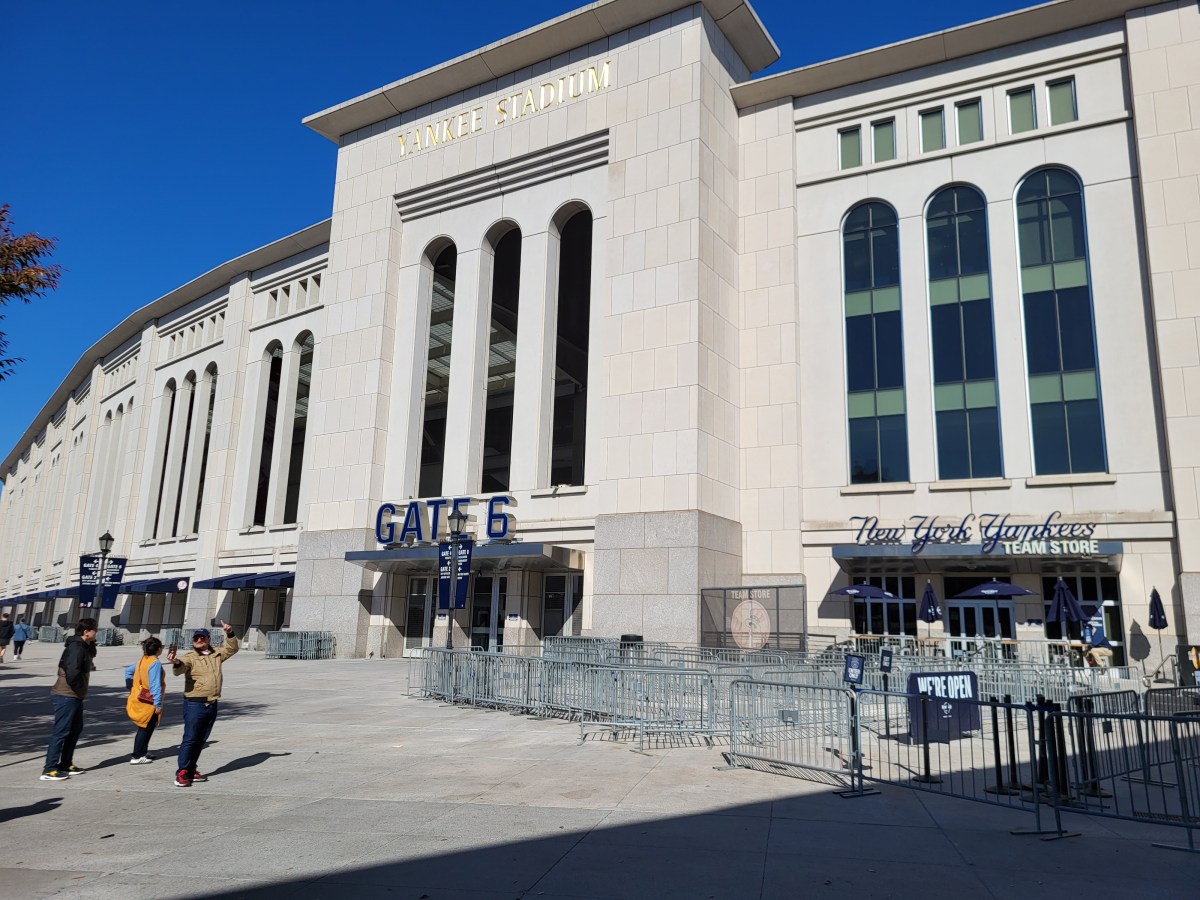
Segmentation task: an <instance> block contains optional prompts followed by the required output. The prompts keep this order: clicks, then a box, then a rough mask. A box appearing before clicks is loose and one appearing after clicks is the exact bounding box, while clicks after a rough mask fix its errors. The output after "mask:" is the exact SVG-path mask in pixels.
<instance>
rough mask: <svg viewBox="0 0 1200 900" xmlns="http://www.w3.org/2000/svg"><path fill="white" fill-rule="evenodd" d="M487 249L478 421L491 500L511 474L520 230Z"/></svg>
mask: <svg viewBox="0 0 1200 900" xmlns="http://www.w3.org/2000/svg"><path fill="white" fill-rule="evenodd" d="M491 247H492V304H491V310H492V313H491V319H492V321H491V335H490V337H489V340H488V372H487V401H486V402H487V411H486V412H485V413H484V421H483V480H482V486H483V490H484V492H485V493H491V494H494V493H498V492H501V491H507V490H508V486H509V477H510V474H511V471H512V466H511V463H512V433H513V390H514V388H515V386H516V379H517V308H518V294H519V291H520V284H521V229H519V228H514V227H509V228H508V230H507V231H506V232H504V234H503V236H502V237H500V238H499V239H498V240H496V241H495V242H494V243H493V244H491Z"/></svg>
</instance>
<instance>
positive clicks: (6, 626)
mask: <svg viewBox="0 0 1200 900" xmlns="http://www.w3.org/2000/svg"><path fill="white" fill-rule="evenodd" d="M12 639H13V623H12V622H11V621H9V618H8V613H4V614H2V615H0V662H4V651H5V650H7V649H8V642H9V641H11V640H12Z"/></svg>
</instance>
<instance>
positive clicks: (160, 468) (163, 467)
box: [150, 378, 177, 537]
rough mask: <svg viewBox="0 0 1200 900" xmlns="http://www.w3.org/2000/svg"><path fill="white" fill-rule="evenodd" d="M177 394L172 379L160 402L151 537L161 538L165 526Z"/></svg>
mask: <svg viewBox="0 0 1200 900" xmlns="http://www.w3.org/2000/svg"><path fill="white" fill-rule="evenodd" d="M176 393H177V391H176V389H175V379H174V378H172V379H171V380H170V381H168V382H167V385H166V387H165V388H164V389H163V396H162V399H161V400H160V401H159V402H160V404H161V406H160V410H161V411H162V412H161V415H162V418H163V420H164V421H163V422H162V425H161V428H162V431H161V434H162V452H161V453H160V454H159V455H158V458H157V459H156V460H155V466H154V468H155V474H156V475H157V476H158V477H157V482H158V490H157V491H156V492H155V493H156V496H155V498H154V528H153V529H152V530H151V532H150V536H151V537H159V536H160V534H161V532H160V531H159V529H160V528H161V526H162V524H163V523H162V512H163V496H164V495H165V493H166V489H167V468H168V467H167V461H168V460H169V459H170V456H171V434H172V432H173V431H174V428H175V415H176V410H175V395H176Z"/></svg>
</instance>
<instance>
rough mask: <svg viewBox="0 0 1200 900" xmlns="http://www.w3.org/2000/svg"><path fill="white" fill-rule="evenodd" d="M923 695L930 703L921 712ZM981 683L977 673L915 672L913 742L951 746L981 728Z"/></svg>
mask: <svg viewBox="0 0 1200 900" xmlns="http://www.w3.org/2000/svg"><path fill="white" fill-rule="evenodd" d="M921 694H927V695H928V696H929V700H928V701H926V703H925V704H924V706H925V709H924V710H922V709H921V707H922V705H923V704H922V702H921V697H920V695H921ZM978 699H979V679H978V678H976V676H975V673H974V672H914V673H913V674H911V675H909V676H908V722H909V733H910V734H911V735H912V738H913V742H914V743H917V744H924V743H939V744H944V743H949V742H950V741H953V740H957V739H958V738H960V737H962V735H963V733H964V732H968V731H978V730H979V728H980V715H979V706H978V705H977V704H976V701H977V700H978Z"/></svg>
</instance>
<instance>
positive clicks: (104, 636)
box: [96, 628, 125, 647]
mask: <svg viewBox="0 0 1200 900" xmlns="http://www.w3.org/2000/svg"><path fill="white" fill-rule="evenodd" d="M123 643H125V635H124V634H123V633H122V631H121V630H120V629H119V628H97V629H96V646H97V647H118V646H120V645H121V644H123Z"/></svg>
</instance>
